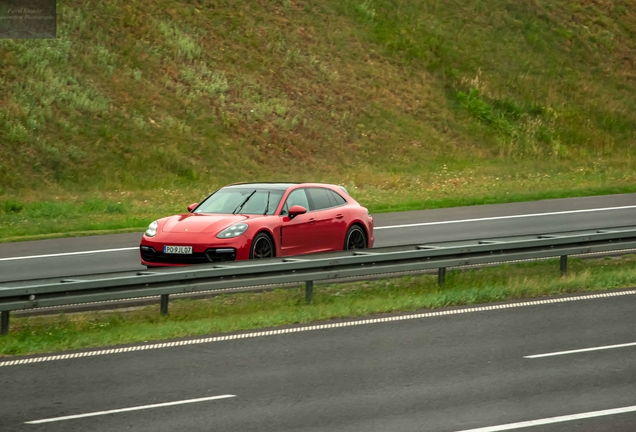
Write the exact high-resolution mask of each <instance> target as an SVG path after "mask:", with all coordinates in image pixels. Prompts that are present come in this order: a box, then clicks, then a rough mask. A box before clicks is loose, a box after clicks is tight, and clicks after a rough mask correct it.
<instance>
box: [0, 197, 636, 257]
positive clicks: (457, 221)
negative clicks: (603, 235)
mask: <svg viewBox="0 0 636 432" xmlns="http://www.w3.org/2000/svg"><path fill="white" fill-rule="evenodd" d="M633 208H636V205H633V206H621V207H605V208H595V209H583V210H567V211H560V212H551V213H532V214H521V215H510V216H493V217H488V218H477V219H460V220H450V221H439V222H422V223H415V224H405V225H389V226H382V227H374V228H373V229H374V230H383V229H394V228H409V227H416V226H431V225H445V224H456V223H465V222H479V221H491V220H493V221H494V220H502V219H518V218H524V217H537V216H554V215H564V214H574V213H590V212H595V211H610V210H626V209H633ZM135 249H138V247H127V248H119V249H103V250H92V251H82V252H63V253H58V254H48V255H30V256H20V257H9V258H0V262H1V261H16V260H24V259H34V258H52V257H60V256H70V255H83V254H94V253H104V252H120V251H126V250H135Z"/></svg>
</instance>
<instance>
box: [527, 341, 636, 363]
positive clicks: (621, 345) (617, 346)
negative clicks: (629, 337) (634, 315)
mask: <svg viewBox="0 0 636 432" xmlns="http://www.w3.org/2000/svg"><path fill="white" fill-rule="evenodd" d="M631 346H636V342H631V343H626V344H619V345H606V346H600V347H592V348H581V349H575V350H569V351H557V352H551V353H545V354H534V355H529V356H523V358H527V359H535V358H541V357H553V356H560V355H566V354H577V353H582V352H589V351H601V350H608V349H614V348H625V347H631Z"/></svg>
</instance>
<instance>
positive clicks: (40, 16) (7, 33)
mask: <svg viewBox="0 0 636 432" xmlns="http://www.w3.org/2000/svg"><path fill="white" fill-rule="evenodd" d="M55 1H56V0H0V39H55V31H56V16H55V12H56V4H55Z"/></svg>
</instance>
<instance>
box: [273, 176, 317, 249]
mask: <svg viewBox="0 0 636 432" xmlns="http://www.w3.org/2000/svg"><path fill="white" fill-rule="evenodd" d="M294 205H300V206H303V207H305V208H306V209H307V213H305V214H300V215H297V216H295V217H293V218H290V217H289V213H288V211H289V209H290V208H291V207H292V206H294ZM280 218H281V228H280V229H281V235H280V250H281V254H282V255H283V256H290V255H300V254H305V253H311V252H314V251H315V250H316V231H315V228H316V218H315V215H314V213H313V212H311V211H310V206H309V200H308V198H307V193H306V190H305V189H304V188H302V189H294V190H293V191H291V192H290V194H289V195H288V196H287V199H286V200H285V203H284V204H283V208H282V211H281V214H280Z"/></svg>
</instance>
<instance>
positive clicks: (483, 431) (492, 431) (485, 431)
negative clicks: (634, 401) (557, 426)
mask: <svg viewBox="0 0 636 432" xmlns="http://www.w3.org/2000/svg"><path fill="white" fill-rule="evenodd" d="M634 411H636V405H633V406H628V407H623V408H613V409H607V410H602V411H591V412H586V413H580V414H572V415H564V416H559V417H548V418H544V419H538V420H530V421H525V422H519V423H508V424H504V425H499V426H489V427H483V428H477V429H466V430H462V431H458V432H497V431H507V430H512V429H521V428H527V427H531V426H541V425H546V424H552V423H562V422H567V421H572V420H581V419H588V418H594V417H603V416H608V415H614V414H623V413H629V412H634Z"/></svg>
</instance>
